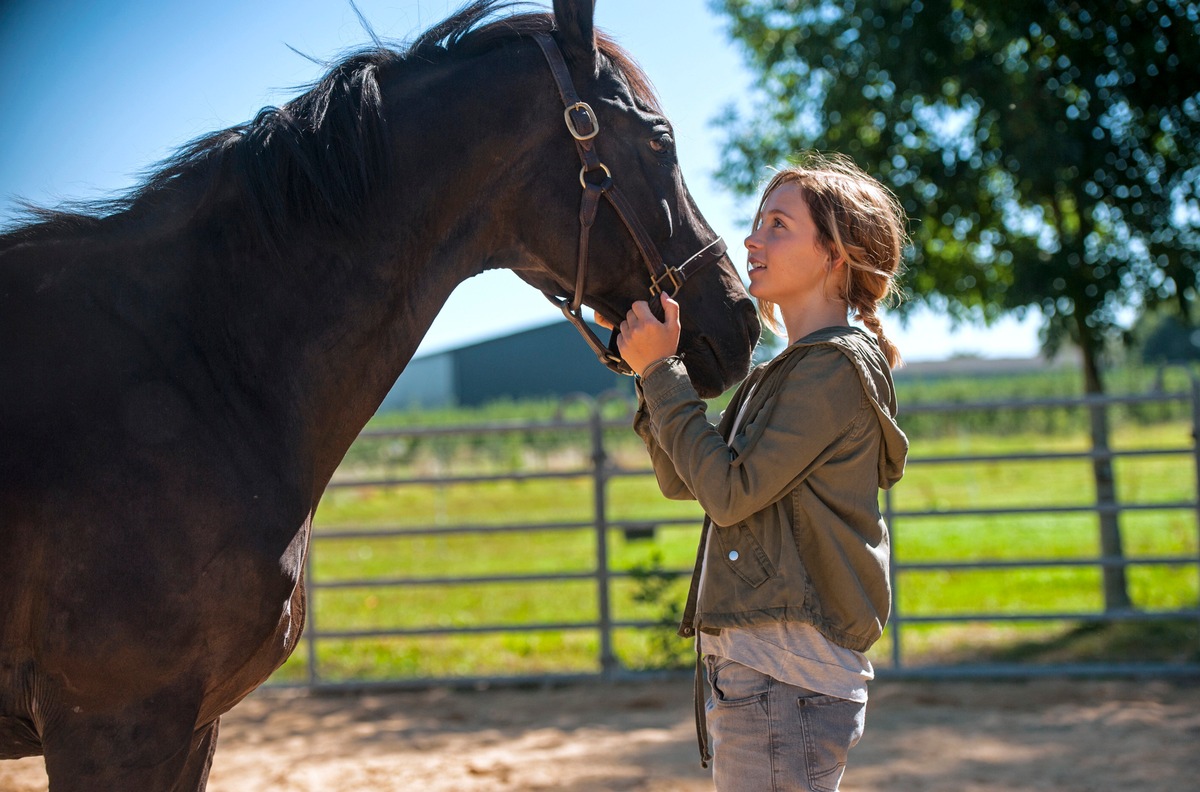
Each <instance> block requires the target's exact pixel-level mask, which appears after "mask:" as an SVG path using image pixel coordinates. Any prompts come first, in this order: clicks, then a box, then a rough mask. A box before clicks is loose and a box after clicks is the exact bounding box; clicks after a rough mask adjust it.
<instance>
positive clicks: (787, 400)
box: [634, 327, 908, 651]
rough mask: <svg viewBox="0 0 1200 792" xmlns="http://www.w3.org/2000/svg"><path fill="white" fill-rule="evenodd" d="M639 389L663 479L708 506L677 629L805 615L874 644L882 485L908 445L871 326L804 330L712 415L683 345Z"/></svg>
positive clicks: (827, 630) (887, 589) (880, 584)
mask: <svg viewBox="0 0 1200 792" xmlns="http://www.w3.org/2000/svg"><path fill="white" fill-rule="evenodd" d="M751 386H753V387H751ZM638 392H639V397H640V398H639V402H640V403H639V409H638V412H637V415H636V417H635V419H634V429H635V430H636V431H637V433H638V434H639V435H640V436H641V437H642V439H643V441H645V443H646V448H647V450H649V452H650V456H651V460H652V462H653V465H654V471H655V474H656V476H657V478H658V483H659V487H660V488H661V489H662V491H663V494H664V495H666V496H667V497H669V498H678V499H684V498H695V499H696V500H698V501H699V502H700V505H701V506H702V507H703V509H704V511H705V514H706V515H707V517H708V519H707V520H706V521H705V527H704V531H703V534H702V536H701V540H700V548H699V552H698V554H697V559H696V566H695V571H694V573H693V575H692V585H691V591H690V593H689V596H688V603H687V607H686V608H685V611H684V618H683V623H682V625H681V626H680V635H683V636H692V635H694V634H695V631H696V630H698V629H699V630H705V631H719V630H720V628H722V627H733V626H745V625H751V624H756V623H763V622H770V621H802V622H807V623H809V624H812V625H813V626H814V627H816V628H817V629H818V630H819V631H820V632H821V634H822V635H824V636H825V637H826V638H828V639H829V640H831V641H833V642H834V643H836V644H838V645H839V646H844V647H846V648H848V649H855V650H858V651H866V650H867V649H868V648H870V646H871V645H872V644H874V643H875V641H877V640H878V639H879V637H880V635H881V634H882V633H883V628H884V625H885V624H886V623H887V619H888V614H889V612H890V609H891V584H890V581H889V578H888V533H887V526H886V525H885V523H884V520H883V517H882V516H881V514H880V511H879V489H880V488H881V487H882V488H889V487H891V486H892V485H893V484H895V483H896V482H897V481H898V480H899V479H900V477H901V475H903V472H904V462H905V458H906V456H907V454H908V440H907V438H906V437H905V436H904V433H903V432H901V431H900V428H899V427H898V426H897V425H896V422H895V414H896V398H895V390H894V387H893V384H892V378H891V373H890V370H889V367H888V364H887V360H886V359H885V358H884V356H883V353H882V352H881V351H880V349H879V346H878V344H877V342H876V341H875V339H874V338H872V337H871V336H870V335H868V334H866V333H864V332H863V331H861V330H858V329H854V328H849V327H829V328H825V329H823V330H819V331H817V332H815V333H813V334H811V335H809V336H807V337H805V338H803V339H801V340H800V341H798V342H796V343H795V344H792V345H791V346H790V347H788V348H787V349H786V350H784V351H783V352H782V353H780V354H779V355H778V356H777V357H776V358H775V359H774V360H772V361H770V362H769V363H766V364H763V365H761V366H759V367H757V368H756V369H754V371H752V372H751V374H750V376H749V377H748V378H747V379H746V381H745V382H744V383H743V384H742V385H741V387H739V388H738V391H737V393H736V394H735V395H734V397H733V400H732V401H731V402H730V403H729V406H728V407H727V409H726V410H725V412H724V414H723V416H722V418H721V421H720V423H719V425H718V426H716V427H714V426H712V425H711V424H710V423H709V422H708V420H707V418H706V416H705V404H704V402H703V401H701V400H700V398H699V397H698V396H697V395H696V392H695V390H694V389H693V387H692V385H691V383H690V381H689V380H688V377H687V370H686V369H685V368H684V365H683V363H682V361H681V360H680V359H679V358H668V359H667V360H666V361H665V362H663V363H661V364H658V365H656V366H653V367H651V369H650V370H649V371H647V373H646V376H645V377H643V378H641V380H640V381H639V383H638ZM747 394H749V403H748V404H747V405H746V412H745V415H744V417H743V418H742V423H741V426H740V427H739V430H738V433H737V435H736V436H735V437H733V438H732V439H731V440H730V441H728V442H727V441H726V438H727V437H728V435H729V430H730V427H731V426H732V424H733V422H734V417H735V416H736V415H737V414H738V411H739V410H740V409H741V407H742V404H743V402H745V401H746V400H747ZM702 564H705V565H706V566H707V570H706V572H705V578H704V586H703V591H702V592H700V591H699V588H700V585H699V583H700V571H701V567H702Z"/></svg>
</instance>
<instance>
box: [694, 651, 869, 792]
mask: <svg viewBox="0 0 1200 792" xmlns="http://www.w3.org/2000/svg"><path fill="white" fill-rule="evenodd" d="M704 660H705V663H706V664H707V666H708V682H709V686H710V690H711V694H710V695H709V697H708V701H707V703H706V705H705V711H706V712H707V717H708V730H709V734H710V735H711V739H712V752H713V781H714V782H715V783H716V788H717V790H718V792H785V790H787V791H788V792H790V791H791V790H812V792H837V788H838V785H839V784H840V783H841V781H842V773H843V772H844V771H845V769H846V756H847V754H849V752H850V749H851V748H853V747H854V746H855V744H857V743H858V740H859V738H860V737H862V733H863V727H864V726H865V724H866V714H867V705H866V704H865V703H859V702H857V701H847V700H846V699H840V698H834V697H833V696H824V695H821V694H819V693H814V692H813V691H811V690H807V689H805V688H802V687H795V686H794V685H789V684H786V683H784V682H780V681H779V680H778V679H774V678H772V677H770V676H767V675H766V674H763V673H760V672H758V671H755V670H754V669H753V668H749V667H747V666H744V665H742V664H741V663H735V662H734V661H732V660H727V659H725V658H722V657H712V656H707V657H705V659H704Z"/></svg>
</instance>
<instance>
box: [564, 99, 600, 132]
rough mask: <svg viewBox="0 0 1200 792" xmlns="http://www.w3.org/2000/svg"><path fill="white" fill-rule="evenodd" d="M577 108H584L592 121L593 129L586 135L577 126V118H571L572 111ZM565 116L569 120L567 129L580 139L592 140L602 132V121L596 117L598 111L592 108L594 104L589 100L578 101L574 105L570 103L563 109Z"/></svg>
mask: <svg viewBox="0 0 1200 792" xmlns="http://www.w3.org/2000/svg"><path fill="white" fill-rule="evenodd" d="M576 110H582V111H583V112H585V113H587V116H588V118H589V119H591V121H592V131H591V132H589V133H588V134H586V135H584V134H580V132H579V130H578V129H576V128H575V119H573V118H571V113H572V112H574V111H576ZM563 118H565V119H566V120H567V129H568V130H569V131H570V133H571V137H573V138H575V139H576V140H578V141H581V142H582V141H585V140H591V139H592V138H594V137H596V135H599V134H600V122H599V121H598V120H597V119H596V113H595V112H594V111H593V110H592V106H591V105H589V104H588V103H587V102H576V103H575V104H573V105H569V106H568V107H567V109H566V110H564V111H563Z"/></svg>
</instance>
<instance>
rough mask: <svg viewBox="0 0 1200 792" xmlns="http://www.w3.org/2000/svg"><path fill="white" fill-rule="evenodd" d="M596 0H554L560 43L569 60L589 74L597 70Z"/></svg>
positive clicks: (555, 19)
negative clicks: (594, 22)
mask: <svg viewBox="0 0 1200 792" xmlns="http://www.w3.org/2000/svg"><path fill="white" fill-rule="evenodd" d="M595 15H596V0H554V21H555V23H556V25H557V27H558V44H559V46H560V47H562V50H563V55H564V56H565V57H566V59H567V60H568V61H569V62H571V63H574V64H576V66H578V67H580V68H582V69H583V70H584V71H586V72H587V73H588V74H594V73H595V71H596V28H595V25H594V24H593V20H594V18H595Z"/></svg>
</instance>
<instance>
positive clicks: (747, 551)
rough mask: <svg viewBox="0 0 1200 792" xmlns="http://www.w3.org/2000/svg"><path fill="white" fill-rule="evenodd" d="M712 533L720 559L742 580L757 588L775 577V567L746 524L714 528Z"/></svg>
mask: <svg viewBox="0 0 1200 792" xmlns="http://www.w3.org/2000/svg"><path fill="white" fill-rule="evenodd" d="M713 533H714V534H716V538H717V545H718V547H719V548H720V552H721V558H722V559H723V560H724V561H725V563H726V564H727V565H728V566H729V568H730V569H732V570H733V572H734V574H736V575H737V576H738V577H740V578H741V579H742V580H744V581H746V582H747V583H749V584H750V585H751V586H753V587H754V588H758V587H759V586H761V585H762V584H763V583H765V582H766V581H767V580H768V579H769V578H771V577H772V576H774V575H775V565H774V564H772V563H771V559H770V558H769V557H768V556H767V553H766V551H765V550H763V547H762V545H761V544H759V541H758V540H757V539H756V538H754V534H753V533H751V532H750V529H749V528H748V527H747V526H746V523H744V522H743V523H738V524H737V525H735V526H733V527H732V528H714V530H713Z"/></svg>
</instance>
